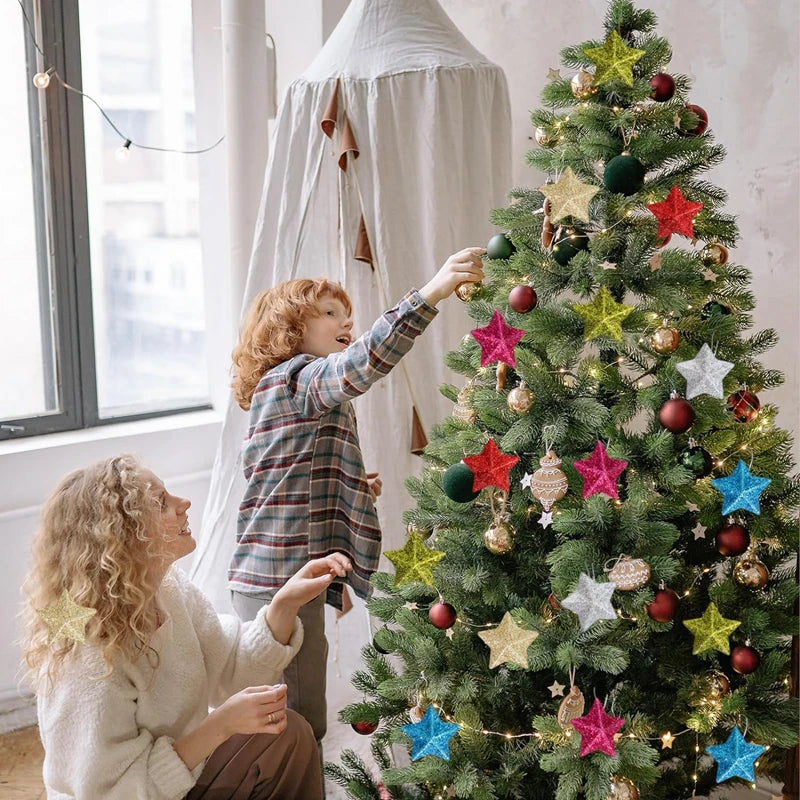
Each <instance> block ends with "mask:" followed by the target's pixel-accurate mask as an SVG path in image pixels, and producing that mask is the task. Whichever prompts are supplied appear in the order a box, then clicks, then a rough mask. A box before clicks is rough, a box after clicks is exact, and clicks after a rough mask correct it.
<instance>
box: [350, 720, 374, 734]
mask: <svg viewBox="0 0 800 800" xmlns="http://www.w3.org/2000/svg"><path fill="white" fill-rule="evenodd" d="M350 727H351V728H352V729H353V730H354V731H355V732H356V733H360V734H361V735H362V736H369V735H370V734H371V733H375V731H376V730H378V723H377V722H367V721H366V720H363V721H361V722H351V723H350Z"/></svg>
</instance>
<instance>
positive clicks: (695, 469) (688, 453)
mask: <svg viewBox="0 0 800 800" xmlns="http://www.w3.org/2000/svg"><path fill="white" fill-rule="evenodd" d="M678 463H679V464H680V465H681V466H682V467H686V469H688V470H689V472H691V473H692V475H694V476H695V478H705V477H706V475H710V474H711V470H712V469H713V467H714V460H713V459H712V458H711V454H710V453H709V452H708V450H705V449H704V448H702V447H698V446H697V445H690V446H689V447H687V448H686V449H685V450H683V451H682V452H681V453H680V455H679V456H678Z"/></svg>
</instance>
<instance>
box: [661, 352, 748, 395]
mask: <svg viewBox="0 0 800 800" xmlns="http://www.w3.org/2000/svg"><path fill="white" fill-rule="evenodd" d="M733 366H734V365H733V364H732V363H731V362H730V361H722V360H720V359H718V358H717V357H716V356H715V355H714V353H713V352H712V351H711V348H710V347H709V346H708V345H707V344H704V345H703V346H702V347H701V348H700V352H699V353H698V354H697V355H696V356H695V357H694V358H693V359H691V360H690V361H680V362H678V363H677V364H676V365H675V369H677V370H678V372H680V374H681V375H683V377H684V378H686V399H687V400H691V399H692V398H693V397H697V396H698V395H701V394H710V395H711V396H712V397H719V398H720V399H722V398H723V397H725V393H724V391H723V389H722V379H723V378H724V377H725V376H726V375H727V374H728V373H729V372H730V371H731V370H732V369H733Z"/></svg>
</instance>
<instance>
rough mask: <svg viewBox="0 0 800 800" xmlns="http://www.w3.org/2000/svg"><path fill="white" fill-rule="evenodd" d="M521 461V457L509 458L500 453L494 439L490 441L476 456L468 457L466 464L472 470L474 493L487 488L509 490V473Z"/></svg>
mask: <svg viewBox="0 0 800 800" xmlns="http://www.w3.org/2000/svg"><path fill="white" fill-rule="evenodd" d="M518 461H519V456H507V455H505V453H503V452H501V451H500V448H498V446H497V445H496V444H495V441H494V439H489V441H488V442H486V444H485V445H484V448H483V450H481V452H480V453H478V455H476V456H467V457H466V458H465V459H464V463H465V464H466V465H467V466H468V467H469V468H470V469H471V470H472V472H473V473H474V475H475V477H474V478H473V480H472V491H473V492H479V491H480V490H481V489H484V488H486V487H487V486H496V487H497V488H498V489H502V490H503V491H504V492H507V491H508V490H509V485H508V472H509V470H510V469H511V467H513V466H514V464H516V463H517V462H518Z"/></svg>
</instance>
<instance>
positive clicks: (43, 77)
mask: <svg viewBox="0 0 800 800" xmlns="http://www.w3.org/2000/svg"><path fill="white" fill-rule="evenodd" d="M53 72H55V69H54V68H53V67H50V69H48V70H47V72H37V73H36V74H35V75H34V76H33V85H34V86H35V87H36V88H37V89H46V88H47V87H48V86H49V85H50V75H51V74H52V73H53Z"/></svg>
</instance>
